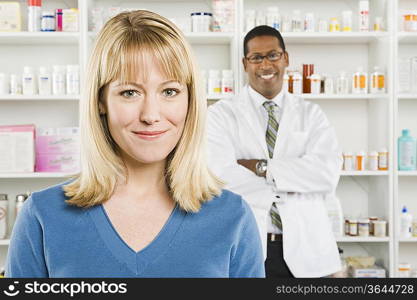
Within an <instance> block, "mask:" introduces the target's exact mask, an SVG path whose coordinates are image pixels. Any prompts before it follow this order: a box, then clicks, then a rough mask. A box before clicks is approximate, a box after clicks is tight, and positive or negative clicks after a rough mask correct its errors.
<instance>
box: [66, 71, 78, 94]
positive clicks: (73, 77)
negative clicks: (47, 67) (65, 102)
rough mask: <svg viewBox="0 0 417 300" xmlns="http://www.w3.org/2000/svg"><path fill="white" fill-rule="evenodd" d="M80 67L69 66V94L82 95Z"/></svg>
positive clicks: (67, 75)
mask: <svg viewBox="0 0 417 300" xmlns="http://www.w3.org/2000/svg"><path fill="white" fill-rule="evenodd" d="M79 74H80V73H79V67H78V65H68V66H67V74H66V81H67V84H66V86H67V94H68V95H78V94H79V93H80V75H79Z"/></svg>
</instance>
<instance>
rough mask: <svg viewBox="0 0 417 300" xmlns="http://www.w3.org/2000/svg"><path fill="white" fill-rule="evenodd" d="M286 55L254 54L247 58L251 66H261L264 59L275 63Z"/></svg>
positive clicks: (274, 53)
mask: <svg viewBox="0 0 417 300" xmlns="http://www.w3.org/2000/svg"><path fill="white" fill-rule="evenodd" d="M283 55H284V52H271V53H268V54H267V55H259V54H254V55H251V56H249V57H245V58H246V59H247V60H248V61H249V62H250V63H251V64H260V63H261V62H262V61H263V60H264V58H266V59H267V60H269V61H270V62H275V61H278V60H280V59H281V57H282V56H283Z"/></svg>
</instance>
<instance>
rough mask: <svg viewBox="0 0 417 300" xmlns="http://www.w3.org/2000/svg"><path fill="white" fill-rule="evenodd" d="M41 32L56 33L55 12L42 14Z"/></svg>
mask: <svg viewBox="0 0 417 300" xmlns="http://www.w3.org/2000/svg"><path fill="white" fill-rule="evenodd" d="M41 31H55V14H54V13H53V12H51V11H44V12H42V21H41Z"/></svg>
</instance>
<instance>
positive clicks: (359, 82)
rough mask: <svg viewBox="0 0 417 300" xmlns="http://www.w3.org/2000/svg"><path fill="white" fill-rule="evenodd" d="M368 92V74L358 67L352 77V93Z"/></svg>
mask: <svg viewBox="0 0 417 300" xmlns="http://www.w3.org/2000/svg"><path fill="white" fill-rule="evenodd" d="M367 92H368V75H367V74H366V72H364V71H363V68H362V67H358V68H357V71H356V72H355V73H354V74H353V77H352V93H356V94H366V93H367Z"/></svg>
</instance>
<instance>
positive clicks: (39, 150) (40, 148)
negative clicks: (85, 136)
mask: <svg viewBox="0 0 417 300" xmlns="http://www.w3.org/2000/svg"><path fill="white" fill-rule="evenodd" d="M63 129H65V128H63ZM74 130H75V131H71V128H68V132H63V133H64V134H59V133H61V132H62V129H61V132H58V131H54V132H52V134H50V132H48V131H46V130H43V131H42V130H38V133H37V135H36V155H38V154H67V153H71V154H73V153H79V152H80V135H79V133H78V128H75V129H74ZM45 133H46V134H45Z"/></svg>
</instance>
